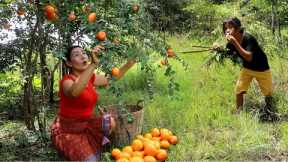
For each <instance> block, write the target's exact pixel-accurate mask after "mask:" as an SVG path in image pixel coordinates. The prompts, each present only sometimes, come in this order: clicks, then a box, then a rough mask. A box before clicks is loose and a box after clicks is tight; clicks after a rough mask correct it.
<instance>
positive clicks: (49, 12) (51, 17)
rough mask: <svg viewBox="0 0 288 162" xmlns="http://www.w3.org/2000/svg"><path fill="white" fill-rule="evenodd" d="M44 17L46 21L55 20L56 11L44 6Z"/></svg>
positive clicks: (51, 7)
mask: <svg viewBox="0 0 288 162" xmlns="http://www.w3.org/2000/svg"><path fill="white" fill-rule="evenodd" d="M44 12H45V16H46V18H47V19H48V20H50V21H51V20H55V19H56V18H57V15H56V9H55V8H54V7H53V6H52V5H46V6H45V8H44Z"/></svg>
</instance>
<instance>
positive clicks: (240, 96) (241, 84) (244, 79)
mask: <svg viewBox="0 0 288 162" xmlns="http://www.w3.org/2000/svg"><path fill="white" fill-rule="evenodd" d="M252 79H253V76H252V75H251V74H250V72H249V70H247V69H245V68H243V69H242V70H241V72H240V75H239V78H238V80H237V83H236V88H235V91H236V112H237V113H239V112H240V111H241V110H242V109H243V104H244V94H245V93H246V91H247V90H248V88H249V85H250V83H251V81H252Z"/></svg>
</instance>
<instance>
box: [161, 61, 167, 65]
mask: <svg viewBox="0 0 288 162" xmlns="http://www.w3.org/2000/svg"><path fill="white" fill-rule="evenodd" d="M160 64H161V65H167V64H168V60H161V61H160Z"/></svg>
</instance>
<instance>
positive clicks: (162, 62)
mask: <svg viewBox="0 0 288 162" xmlns="http://www.w3.org/2000/svg"><path fill="white" fill-rule="evenodd" d="M160 64H161V65H167V64H168V60H161V61H160ZM159 134H160V133H159Z"/></svg>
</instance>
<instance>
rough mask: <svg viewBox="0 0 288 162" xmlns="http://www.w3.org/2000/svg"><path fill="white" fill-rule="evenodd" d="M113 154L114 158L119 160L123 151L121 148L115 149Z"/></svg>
mask: <svg viewBox="0 0 288 162" xmlns="http://www.w3.org/2000/svg"><path fill="white" fill-rule="evenodd" d="M111 155H112V157H113V158H114V159H116V160H118V159H120V157H121V151H120V150H119V149H117V148H116V149H113V150H112V152H111Z"/></svg>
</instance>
